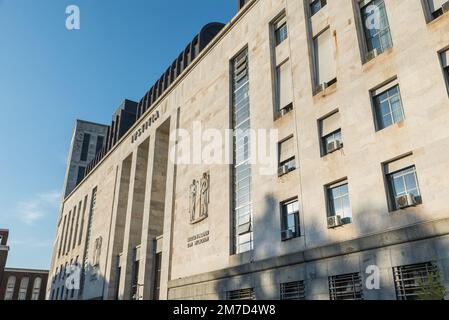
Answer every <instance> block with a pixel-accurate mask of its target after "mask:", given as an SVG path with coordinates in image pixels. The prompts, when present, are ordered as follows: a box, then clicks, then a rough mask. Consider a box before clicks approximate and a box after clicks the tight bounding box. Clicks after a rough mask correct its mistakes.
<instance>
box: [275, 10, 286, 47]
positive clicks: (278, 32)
mask: <svg viewBox="0 0 449 320" xmlns="http://www.w3.org/2000/svg"><path fill="white" fill-rule="evenodd" d="M273 26H274V38H275V42H276V46H278V45H280V44H281V43H282V42H284V41H285V40H286V39H287V38H288V26H287V18H286V17H285V16H283V17H282V18H281V19H279V20H278V21H276V22H275V23H274V25H273Z"/></svg>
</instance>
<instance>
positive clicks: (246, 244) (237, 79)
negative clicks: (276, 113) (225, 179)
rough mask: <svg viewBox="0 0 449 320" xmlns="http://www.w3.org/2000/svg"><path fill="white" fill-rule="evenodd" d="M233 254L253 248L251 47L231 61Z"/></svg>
mask: <svg viewBox="0 0 449 320" xmlns="http://www.w3.org/2000/svg"><path fill="white" fill-rule="evenodd" d="M232 97H233V99H232V101H233V103H232V115H233V120H232V127H233V129H234V147H233V170H232V174H233V179H232V196H233V234H234V236H233V247H234V248H233V253H236V254H239V253H243V252H247V251H250V250H252V249H253V231H252V209H251V164H250V157H251V155H250V150H251V148H250V132H249V129H250V106H249V70H248V49H245V50H244V51H242V52H241V53H240V54H239V55H238V56H237V57H236V58H235V59H234V60H233V61H232Z"/></svg>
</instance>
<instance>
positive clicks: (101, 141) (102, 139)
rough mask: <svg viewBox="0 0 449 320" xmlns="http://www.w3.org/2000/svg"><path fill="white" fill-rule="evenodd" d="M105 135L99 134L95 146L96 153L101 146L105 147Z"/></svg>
mask: <svg viewBox="0 0 449 320" xmlns="http://www.w3.org/2000/svg"><path fill="white" fill-rule="evenodd" d="M103 142H104V137H103V136H97V145H96V146H95V154H97V153H98V152H99V151H100V150H101V148H103Z"/></svg>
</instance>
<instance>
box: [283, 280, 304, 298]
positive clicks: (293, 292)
mask: <svg viewBox="0 0 449 320" xmlns="http://www.w3.org/2000/svg"><path fill="white" fill-rule="evenodd" d="M281 300H306V290H305V286H304V281H295V282H288V283H281Z"/></svg>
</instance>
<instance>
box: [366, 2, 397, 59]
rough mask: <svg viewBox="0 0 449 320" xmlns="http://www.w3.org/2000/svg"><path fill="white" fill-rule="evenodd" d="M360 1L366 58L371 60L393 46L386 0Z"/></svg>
mask: <svg viewBox="0 0 449 320" xmlns="http://www.w3.org/2000/svg"><path fill="white" fill-rule="evenodd" d="M359 3H360V12H361V17H362V21H361V22H362V26H363V31H364V36H365V41H366V57H365V60H366V61H369V60H371V59H373V58H375V57H376V56H377V55H379V54H381V53H383V52H384V51H385V50H387V49H389V48H391V47H393V41H392V39H391V33H390V24H389V22H388V16H387V10H386V8H385V3H384V0H371V1H369V0H361V1H360V2H359Z"/></svg>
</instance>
